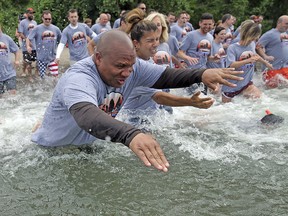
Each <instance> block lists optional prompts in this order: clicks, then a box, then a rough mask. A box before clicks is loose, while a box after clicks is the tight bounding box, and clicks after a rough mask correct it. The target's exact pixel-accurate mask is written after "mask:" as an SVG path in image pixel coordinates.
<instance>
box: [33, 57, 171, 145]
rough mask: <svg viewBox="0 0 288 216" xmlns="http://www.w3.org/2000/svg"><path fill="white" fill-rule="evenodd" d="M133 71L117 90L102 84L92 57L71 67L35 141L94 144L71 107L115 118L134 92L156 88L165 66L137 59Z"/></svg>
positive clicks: (34, 135) (45, 143) (62, 143)
mask: <svg viewBox="0 0 288 216" xmlns="http://www.w3.org/2000/svg"><path fill="white" fill-rule="evenodd" d="M133 69H134V71H133V72H132V73H131V75H130V76H129V78H128V79H127V80H126V82H125V84H124V85H123V86H122V87H121V88H115V87H111V86H108V85H107V84H105V83H104V82H103V80H102V79H101V77H100V75H99V72H98V70H97V68H96V66H95V63H94V61H93V60H92V57H88V58H85V59H83V60H81V61H79V62H77V63H76V64H74V65H73V66H71V67H70V68H69V69H68V70H67V71H66V72H65V74H64V75H63V76H62V77H61V78H60V80H59V81H58V83H57V85H56V87H55V91H54V94H53V97H52V100H51V102H50V104H49V106H48V107H47V109H46V112H45V115H44V120H43V123H42V125H41V127H40V128H39V129H38V130H37V131H36V132H35V133H33V135H32V141H33V142H36V143H38V144H41V145H44V146H63V145H67V144H74V145H81V144H88V143H92V142H93V141H95V140H96V138H95V137H94V136H92V135H90V134H89V133H87V132H86V131H85V130H83V129H81V128H80V127H79V126H78V125H77V123H76V121H75V120H74V118H73V117H72V115H71V114H70V112H69V109H70V107H71V106H73V105H74V104H77V103H80V102H89V103H92V104H94V105H96V106H97V107H99V108H100V109H102V110H103V111H104V112H106V113H107V114H109V115H111V116H112V117H115V116H116V115H117V113H118V112H119V110H120V109H121V108H122V106H123V104H124V103H125V102H126V100H127V98H128V96H129V95H130V94H131V92H132V91H133V89H134V88H135V87H137V86H147V87H151V86H153V84H154V83H155V82H156V81H157V80H158V79H159V77H160V76H161V74H162V73H163V72H164V70H165V67H162V66H158V65H153V64H150V63H148V62H145V61H143V60H139V59H137V60H136V63H135V64H134V66H133Z"/></svg>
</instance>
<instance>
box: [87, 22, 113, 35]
mask: <svg viewBox="0 0 288 216" xmlns="http://www.w3.org/2000/svg"><path fill="white" fill-rule="evenodd" d="M110 29H111V26H110V25H108V24H106V25H104V26H103V25H101V24H100V23H96V24H94V25H93V26H92V27H91V30H92V31H94V32H95V33H96V34H97V35H98V34H100V33H101V32H105V31H108V30H110Z"/></svg>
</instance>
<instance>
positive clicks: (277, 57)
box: [258, 29, 288, 69]
mask: <svg viewBox="0 0 288 216" xmlns="http://www.w3.org/2000/svg"><path fill="white" fill-rule="evenodd" d="M258 44H260V45H261V46H262V47H263V48H264V49H265V53H266V55H268V56H273V57H274V61H272V62H271V63H272V65H273V68H274V69H280V68H283V67H288V34H287V32H284V33H280V32H279V31H278V30H277V29H271V30H270V31H268V32H266V33H264V34H263V35H262V36H261V37H260V39H259V41H258Z"/></svg>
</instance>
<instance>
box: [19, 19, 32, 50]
mask: <svg viewBox="0 0 288 216" xmlns="http://www.w3.org/2000/svg"><path fill="white" fill-rule="evenodd" d="M36 26H37V23H36V22H35V21H34V20H29V19H24V20H22V21H21V22H20V23H19V27H18V32H19V33H22V34H23V35H24V36H25V37H26V38H27V37H28V35H29V33H30V32H31V31H32V29H34V28H35V27H36ZM23 42H24V43H22V47H21V48H22V51H23V52H25V51H27V48H26V43H25V40H23ZM31 43H32V50H35V49H36V45H35V40H34V39H33V40H31Z"/></svg>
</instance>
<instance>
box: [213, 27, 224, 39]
mask: <svg viewBox="0 0 288 216" xmlns="http://www.w3.org/2000/svg"><path fill="white" fill-rule="evenodd" d="M222 30H225V28H224V27H222V26H217V27H216V28H215V30H214V33H213V37H214V38H215V35H218V34H219V33H220V32H221V31H222Z"/></svg>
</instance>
